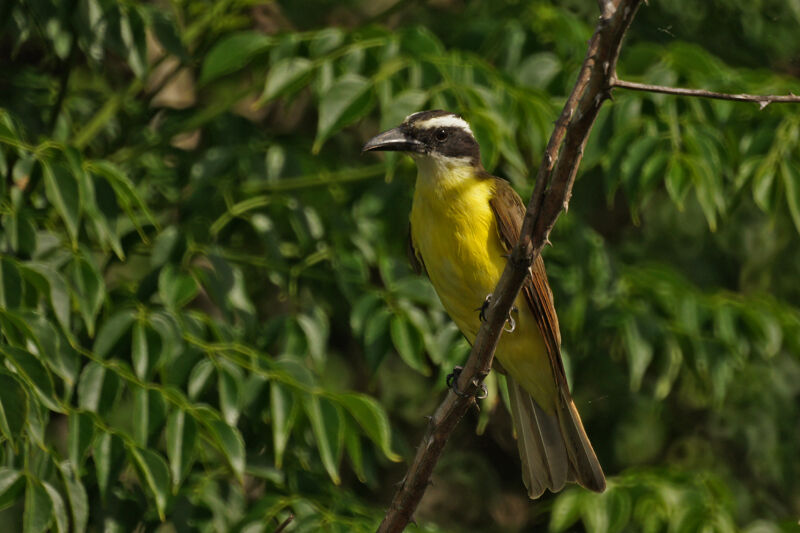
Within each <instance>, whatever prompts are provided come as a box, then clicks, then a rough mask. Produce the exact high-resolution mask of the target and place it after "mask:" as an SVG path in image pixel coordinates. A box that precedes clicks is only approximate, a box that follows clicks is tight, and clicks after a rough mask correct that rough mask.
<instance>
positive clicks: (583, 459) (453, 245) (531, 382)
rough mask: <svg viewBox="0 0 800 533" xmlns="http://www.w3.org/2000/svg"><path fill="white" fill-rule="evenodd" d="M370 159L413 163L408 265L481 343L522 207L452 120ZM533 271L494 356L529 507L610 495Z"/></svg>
mask: <svg viewBox="0 0 800 533" xmlns="http://www.w3.org/2000/svg"><path fill="white" fill-rule="evenodd" d="M363 150H364V151H365V152H366V151H379V150H384V151H386V150H390V151H398V152H405V153H407V154H409V155H411V157H413V158H414V159H415V160H416V162H417V169H418V173H417V182H416V188H415V191H414V201H413V205H412V208H411V217H410V218H411V239H410V248H409V250H410V253H409V255H410V257H411V261H412V264H413V265H414V267H415V270H417V271H418V272H425V273H427V275H428V277H429V278H430V280H431V283H432V284H433V287H434V289H435V290H436V292H437V294H438V295H439V299H440V300H441V301H442V304H443V305H444V308H445V309H446V310H447V312H448V314H449V315H450V317H451V318H452V319H453V321H454V322H455V323H456V324H457V325H458V327H459V329H460V330H461V332H462V333H463V334H464V335H465V336H466V338H467V340H468V341H469V342H470V343H472V342H474V340H475V336H476V335H477V333H478V329H479V327H480V321H481V319H482V317H483V311H482V309H485V302H486V301H487V300H488V298H489V297H490V296H487V295H490V293H491V292H492V291H493V290H494V287H495V286H496V284H497V282H498V280H499V279H500V275H501V274H502V272H503V268H504V267H505V263H506V257H507V256H508V254H509V253H510V251H511V248H512V247H513V246H514V244H515V243H516V242H517V239H518V237H519V232H520V228H521V227H522V219H523V216H524V214H525V208H524V205H523V203H522V200H520V198H519V196H518V195H517V193H516V192H515V191H514V189H512V188H511V186H510V185H509V184H508V182H506V181H504V180H501V179H499V178H496V177H493V176H491V175H490V174H488V173H487V172H486V171H485V170H484V168H483V165H482V164H481V160H480V147H479V146H478V142H477V141H476V140H475V137H474V135H473V134H472V130H471V129H470V127H469V125H468V124H467V122H465V121H464V120H463V119H462V118H461V117H460V116H459V115H456V114H453V113H448V112H446V111H440V110H434V111H422V112H419V113H414V114H412V115H410V116H408V117H406V119H405V120H404V121H403V123H402V124H400V125H399V126H398V127H396V128H393V129H390V130H388V131H385V132H383V133H381V134H379V135H377V136H375V137H374V138H372V139H371V140H370V141H369V142H367V144H366V145H364V149H363ZM530 270H531V272H530V277H529V278H528V279H527V280H526V282H525V284H524V285H523V287H522V290H521V291H520V294H519V296H518V297H517V300H516V305H515V307H514V309H512V313H511V314H510V316H509V319H508V321H507V323H506V328H505V332H504V333H503V334H502V336H501V337H500V342H499V344H498V347H497V350H496V354H495V355H496V358H495V368H496V369H498V370H499V371H501V372H503V373H504V374H505V375H506V378H507V383H508V392H509V398H510V400H511V402H510V403H511V416H512V419H513V421H514V427H515V429H516V433H517V444H518V448H519V453H520V458H521V460H522V479H523V481H524V483H525V486H526V487H527V489H528V495H529V496H530V497H531V498H538V497H539V496H541V495H542V493H543V492H544V490H545V489H550V490H551V491H553V492H556V491H559V490H561V489H562V488H563V487H564V485H565V483H567V482H576V483H579V484H580V485H582V486H584V487H586V488H588V489H591V490H594V491H598V492H599V491H603V490H604V489H605V486H606V482H605V477H604V476H603V471H602V469H601V467H600V463H599V462H598V460H597V456H596V455H595V453H594V450H593V449H592V445H591V443H590V442H589V438H588V437H587V435H586V432H585V431H584V429H583V424H582V423H581V418H580V416H579V415H578V410H577V409H576V408H575V404H574V403H573V401H572V396H571V394H570V392H569V386H568V385H567V380H566V376H565V374H564V366H563V364H562V362H561V335H560V333H559V329H558V318H557V316H556V311H555V307H554V306H553V295H552V293H551V291H550V286H549V285H548V283H547V274H546V272H545V269H544V262H543V261H542V258H541V257H537V258H536V261H535V262H534V263H533V265H532V266H531V269H530ZM479 309H481V312H478V310H479ZM498 362H499V364H498ZM453 383H455V380H453Z"/></svg>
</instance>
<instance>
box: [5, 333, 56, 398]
mask: <svg viewBox="0 0 800 533" xmlns="http://www.w3.org/2000/svg"><path fill="white" fill-rule="evenodd" d="M0 353H2V354H3V355H4V356H5V357H6V358H8V361H9V362H10V363H11V365H12V366H13V367H14V370H16V371H17V373H18V374H19V376H20V377H21V378H22V380H23V381H24V382H25V383H26V384H28V385H29V386H30V387H31V388H32V389H33V390H34V392H36V396H37V397H38V398H39V401H41V402H42V404H44V405H45V406H46V407H47V408H48V409H50V410H51V411H56V412H61V411H62V409H61V406H60V405H59V402H58V400H57V398H56V395H55V390H54V387H53V378H52V376H51V375H50V372H49V371H48V370H47V368H45V366H44V365H43V364H42V363H41V361H39V359H38V358H37V357H36V356H35V355H33V354H32V353H30V352H28V351H27V350H21V349H19V348H15V347H13V346H7V345H3V344H1V343H0Z"/></svg>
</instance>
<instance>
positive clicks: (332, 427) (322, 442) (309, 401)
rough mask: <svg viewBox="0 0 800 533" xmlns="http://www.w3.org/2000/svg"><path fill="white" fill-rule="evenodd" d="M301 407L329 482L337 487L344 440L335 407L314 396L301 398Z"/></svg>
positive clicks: (338, 414) (340, 422)
mask: <svg viewBox="0 0 800 533" xmlns="http://www.w3.org/2000/svg"><path fill="white" fill-rule="evenodd" d="M303 407H304V408H305V411H306V416H308V420H309V422H311V429H312V430H313V432H314V439H315V440H316V442H317V449H318V450H319V457H320V459H321V460H322V464H323V466H324V467H325V470H326V471H327V472H328V476H330V478H331V481H333V483H334V484H336V485H339V484H340V483H341V478H340V477H339V462H340V460H341V451H342V445H343V443H344V442H343V440H344V433H343V426H342V424H343V422H342V420H341V413H340V411H339V409H338V408H337V407H335V406H334V405H332V404H331V403H330V402H328V401H327V400H324V399H322V398H320V397H318V396H316V395H307V396H305V397H304V398H303Z"/></svg>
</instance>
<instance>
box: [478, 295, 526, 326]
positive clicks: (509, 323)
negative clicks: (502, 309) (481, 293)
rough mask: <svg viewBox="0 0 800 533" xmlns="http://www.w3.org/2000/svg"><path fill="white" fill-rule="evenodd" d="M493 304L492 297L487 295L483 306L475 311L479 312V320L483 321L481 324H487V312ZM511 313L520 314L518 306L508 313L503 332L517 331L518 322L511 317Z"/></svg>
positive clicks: (512, 307)
mask: <svg viewBox="0 0 800 533" xmlns="http://www.w3.org/2000/svg"><path fill="white" fill-rule="evenodd" d="M491 302H492V295H491V294H487V295H486V299H485V300H484V301H483V303H482V304H481V306H480V307H478V308H477V309H475V310H476V311H478V318H480V319H481V322H486V310H487V309H489V304H490V303H491ZM511 313H519V309H517V306H516V305H514V306H511V309H510V310H509V311H508V316H507V317H506V325H505V326H503V331H507V332H508V333H513V332H514V330H515V329H517V322H516V320H514V317H512V316H511Z"/></svg>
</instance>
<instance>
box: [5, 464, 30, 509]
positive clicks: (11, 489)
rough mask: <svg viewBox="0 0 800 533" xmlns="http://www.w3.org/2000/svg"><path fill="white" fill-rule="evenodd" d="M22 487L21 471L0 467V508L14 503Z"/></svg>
mask: <svg viewBox="0 0 800 533" xmlns="http://www.w3.org/2000/svg"><path fill="white" fill-rule="evenodd" d="M23 488H25V476H23V475H22V472H20V471H19V470H13V469H11V468H6V467H4V466H2V467H0V509H5V508H6V507H8V506H9V505H12V504H14V503H15V502H16V501H17V498H18V496H19V494H20V493H21V492H22V489H23Z"/></svg>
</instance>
